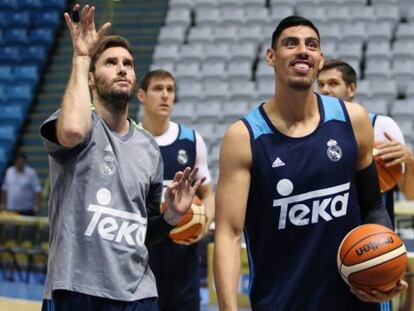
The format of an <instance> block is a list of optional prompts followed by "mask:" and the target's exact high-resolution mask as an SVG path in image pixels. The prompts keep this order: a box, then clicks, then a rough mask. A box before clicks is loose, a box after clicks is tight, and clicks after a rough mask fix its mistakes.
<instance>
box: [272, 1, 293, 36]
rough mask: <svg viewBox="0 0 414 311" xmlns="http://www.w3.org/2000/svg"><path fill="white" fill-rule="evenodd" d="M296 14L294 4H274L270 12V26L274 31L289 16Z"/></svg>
mask: <svg viewBox="0 0 414 311" xmlns="http://www.w3.org/2000/svg"><path fill="white" fill-rule="evenodd" d="M271 2H272V1H271ZM287 2H289V1H287ZM294 12H295V9H294V4H292V3H288V4H286V3H280V4H273V5H271V8H270V12H269V19H268V25H269V26H271V27H272V28H273V30H274V29H275V28H276V26H277V24H279V22H280V21H281V20H282V19H284V18H285V17H287V16H290V15H293V14H294ZM269 35H270V34H269Z"/></svg>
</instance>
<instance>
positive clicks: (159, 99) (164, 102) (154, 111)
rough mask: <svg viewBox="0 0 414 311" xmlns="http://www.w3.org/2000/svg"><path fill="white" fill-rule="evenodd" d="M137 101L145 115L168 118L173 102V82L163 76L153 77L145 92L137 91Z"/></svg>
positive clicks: (142, 90)
mask: <svg viewBox="0 0 414 311" xmlns="http://www.w3.org/2000/svg"><path fill="white" fill-rule="evenodd" d="M138 99H139V100H140V102H141V103H142V105H143V107H144V111H145V114H149V115H152V116H155V117H167V118H168V117H169V116H170V115H171V111H172V108H173V104H174V100H175V81H174V80H173V79H172V78H169V77H165V76H164V77H157V76H153V77H152V78H151V80H150V81H149V84H148V88H147V90H144V89H142V88H140V89H139V90H138Z"/></svg>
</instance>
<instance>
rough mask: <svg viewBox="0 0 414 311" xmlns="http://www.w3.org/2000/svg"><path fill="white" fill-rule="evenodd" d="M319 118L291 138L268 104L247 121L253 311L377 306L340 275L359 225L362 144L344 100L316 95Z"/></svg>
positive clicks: (248, 236) (248, 239)
mask: <svg viewBox="0 0 414 311" xmlns="http://www.w3.org/2000/svg"><path fill="white" fill-rule="evenodd" d="M317 97H318V105H319V111H320V116H321V118H320V123H319V125H318V127H317V128H316V129H315V130H314V131H313V132H312V133H310V134H309V135H306V136H304V137H299V138H292V137H288V136H286V135H284V134H282V133H281V132H279V131H278V130H277V129H276V128H275V127H274V126H273V124H272V123H271V122H270V120H269V118H268V117H267V115H266V113H265V111H264V109H263V105H262V106H260V107H258V108H256V109H254V110H253V111H252V112H250V113H249V114H248V115H247V116H246V117H245V118H244V119H243V121H244V123H245V125H246V127H247V128H248V130H249V133H250V137H251V149H252V167H251V183H250V190H249V197H248V202H247V211H246V220H245V232H244V233H245V239H246V244H247V249H248V255H249V266H250V282H251V283H250V299H251V304H252V308H253V309H254V310H289V311H291V310H301V311H302V310H307V311H309V310H318V311H320V310H333V308H335V310H336V311H340V310H352V311H354V310H364V311H367V310H379V306H378V305H377V304H365V303H363V302H362V301H359V300H358V299H357V298H356V297H355V296H354V295H353V294H352V293H351V292H350V290H349V287H348V285H347V284H346V283H345V282H344V281H343V280H342V279H341V277H340V275H339V273H338V269H337V264H336V255H337V250H338V247H339V245H340V243H341V240H342V238H343V237H344V236H345V235H346V234H347V233H348V232H349V231H350V230H351V229H353V228H355V227H356V226H358V225H360V224H361V214H360V209H359V206H358V202H357V195H356V186H355V171H356V164H357V153H358V148H357V143H356V139H355V137H354V133H353V130H352V126H351V122H350V120H349V116H348V113H347V111H346V108H345V105H344V103H343V102H342V101H340V100H338V99H337V98H334V97H327V96H319V95H317Z"/></svg>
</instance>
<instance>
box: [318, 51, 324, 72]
mask: <svg viewBox="0 0 414 311" xmlns="http://www.w3.org/2000/svg"><path fill="white" fill-rule="evenodd" d="M321 56H322V60H321V62H320V63H319V70H321V69H322V68H323V65H324V64H325V57H324V56H323V53H321Z"/></svg>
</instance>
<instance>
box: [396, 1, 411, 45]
mask: <svg viewBox="0 0 414 311" xmlns="http://www.w3.org/2000/svg"><path fill="white" fill-rule="evenodd" d="M413 6H414V4H413ZM395 38H396V39H397V40H410V41H414V21H412V22H411V23H408V24H402V23H400V24H398V27H397V31H396V33H395Z"/></svg>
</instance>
